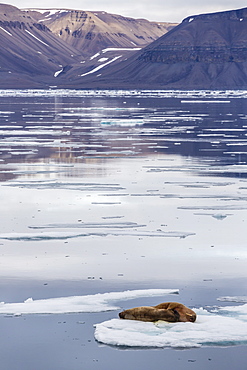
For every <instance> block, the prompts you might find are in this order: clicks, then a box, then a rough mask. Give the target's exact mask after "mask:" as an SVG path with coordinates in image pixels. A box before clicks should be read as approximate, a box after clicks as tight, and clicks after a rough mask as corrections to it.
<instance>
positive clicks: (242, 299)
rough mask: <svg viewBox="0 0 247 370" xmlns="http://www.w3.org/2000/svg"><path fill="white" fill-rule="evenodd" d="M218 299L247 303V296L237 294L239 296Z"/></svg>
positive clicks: (219, 299)
mask: <svg viewBox="0 0 247 370" xmlns="http://www.w3.org/2000/svg"><path fill="white" fill-rule="evenodd" d="M217 300H218V301H221V302H238V303H247V296H237V297H219V298H217Z"/></svg>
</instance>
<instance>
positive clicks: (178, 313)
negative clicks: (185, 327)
mask: <svg viewBox="0 0 247 370" xmlns="http://www.w3.org/2000/svg"><path fill="white" fill-rule="evenodd" d="M119 317H120V319H127V320H139V321H158V320H163V321H168V322H187V321H190V322H195V321H196V313H195V312H194V311H192V310H191V309H190V308H188V307H186V306H184V305H183V304H182V303H177V302H165V303H160V304H158V305H157V306H142V307H135V308H130V309H129V310H125V311H123V312H120V313H119Z"/></svg>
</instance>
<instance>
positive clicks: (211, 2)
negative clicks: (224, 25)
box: [3, 0, 247, 22]
mask: <svg viewBox="0 0 247 370" xmlns="http://www.w3.org/2000/svg"><path fill="white" fill-rule="evenodd" d="M3 2H5V1H3ZM6 3H8V4H10V5H14V6H17V7H18V8H31V7H32V8H34V7H35V8H58V9H61V8H69V9H79V10H94V11H95V10H97V11H100V10H102V11H106V12H108V13H114V14H120V15H124V16H128V17H133V18H146V19H148V20H150V21H163V22H181V21H182V20H183V19H184V18H186V17H187V16H190V15H196V14H201V13H213V12H217V11H223V10H232V9H238V8H244V7H247V2H246V0H207V1H204V2H201V1H198V0H152V1H150V0H124V1H117V0H12V1H11V0H10V1H8V2H6Z"/></svg>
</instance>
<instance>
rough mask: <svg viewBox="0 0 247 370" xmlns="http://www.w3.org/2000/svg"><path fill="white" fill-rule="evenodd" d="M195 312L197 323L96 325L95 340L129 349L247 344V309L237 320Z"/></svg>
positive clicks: (126, 321)
mask: <svg viewBox="0 0 247 370" xmlns="http://www.w3.org/2000/svg"><path fill="white" fill-rule="evenodd" d="M246 306H247V305H246ZM241 307H243V306H241ZM238 309H239V307H238ZM222 310H223V308H222ZM194 311H195V312H196V313H197V320H196V322H195V323H191V322H186V323H181V322H178V323H167V322H164V321H158V322H156V323H151V322H141V321H132V320H120V319H112V320H109V321H105V322H103V323H101V324H97V325H95V328H96V329H95V338H96V340H98V341H99V342H102V343H105V344H109V345H114V346H129V347H159V348H162V347H177V348H178V347H184V348H190V347H201V346H209V345H211V346H212V345H214V346H229V345H232V344H247V322H246V318H247V309H246V310H243V309H242V311H241V310H240V311H241V315H239V312H238V310H236V312H235V314H234V317H230V316H223V315H222V314H220V315H219V314H214V313H210V312H208V311H206V310H203V309H197V310H196V309H194ZM232 311H233V310H232ZM243 312H244V313H243Z"/></svg>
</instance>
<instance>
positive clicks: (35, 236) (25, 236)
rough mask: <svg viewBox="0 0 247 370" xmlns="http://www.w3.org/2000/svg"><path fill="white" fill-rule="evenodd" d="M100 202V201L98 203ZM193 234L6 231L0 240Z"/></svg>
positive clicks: (178, 232)
mask: <svg viewBox="0 0 247 370" xmlns="http://www.w3.org/2000/svg"><path fill="white" fill-rule="evenodd" d="M100 204H101V203H100ZM192 235H195V233H192V232H186V231H185V232H181V231H167V232H164V231H162V230H161V231H136V230H132V231H129V232H128V231H114V230H109V231H104V230H102V231H101V232H90V231H85V232H84V233H82V232H80V233H76V232H40V233H29V234H28V233H8V234H0V240H1V239H2V240H9V241H47V240H67V239H74V238H82V237H90V236H99V237H102V236H133V237H144V236H145V237H153V238H155V237H158V238H182V239H183V238H186V237H188V236H192Z"/></svg>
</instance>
